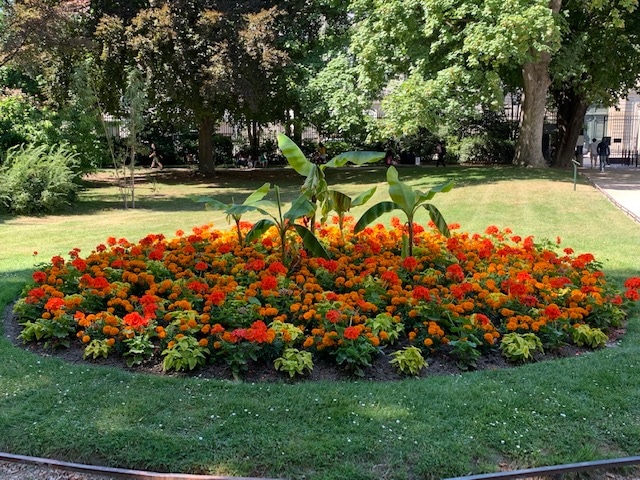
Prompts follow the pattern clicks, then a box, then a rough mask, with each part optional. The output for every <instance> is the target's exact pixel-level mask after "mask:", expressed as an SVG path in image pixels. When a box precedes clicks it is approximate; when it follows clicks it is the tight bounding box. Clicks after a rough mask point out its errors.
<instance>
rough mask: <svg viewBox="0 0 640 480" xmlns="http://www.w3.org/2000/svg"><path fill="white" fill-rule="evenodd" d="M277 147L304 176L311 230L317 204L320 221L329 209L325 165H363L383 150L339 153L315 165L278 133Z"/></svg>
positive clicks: (288, 139)
mask: <svg viewBox="0 0 640 480" xmlns="http://www.w3.org/2000/svg"><path fill="white" fill-rule="evenodd" d="M278 147H279V148H280V151H281V152H282V154H283V155H284V156H285V158H286V159H287V162H289V165H291V167H292V168H293V169H294V170H295V171H296V172H298V173H299V174H300V175H302V176H303V177H305V181H304V184H303V185H302V193H303V194H304V195H305V196H306V197H307V198H308V199H309V201H310V202H311V203H312V204H313V205H314V207H315V208H314V210H313V212H312V215H311V224H310V227H311V231H312V232H313V231H314V229H315V216H316V211H317V207H318V205H319V206H320V207H321V211H322V222H325V221H326V219H327V215H328V213H329V211H330V210H331V205H330V194H329V186H328V185H327V180H326V177H325V175H324V170H325V169H326V168H327V167H343V166H344V165H346V164H347V163H353V164H354V165H364V164H366V163H372V162H377V161H379V160H382V159H383V158H384V152H371V151H353V152H344V153H341V154H340V155H338V156H336V157H333V158H332V159H331V160H329V161H328V162H327V163H325V164H323V165H316V164H315V163H313V162H311V161H310V160H309V159H307V157H305V155H304V153H302V150H300V148H299V147H298V145H296V143H295V142H294V141H293V140H291V139H290V138H289V137H287V136H286V135H284V134H279V135H278Z"/></svg>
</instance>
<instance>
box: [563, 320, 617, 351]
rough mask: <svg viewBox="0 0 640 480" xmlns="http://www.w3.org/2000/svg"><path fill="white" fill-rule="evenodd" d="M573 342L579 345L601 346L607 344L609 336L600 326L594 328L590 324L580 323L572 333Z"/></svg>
mask: <svg viewBox="0 0 640 480" xmlns="http://www.w3.org/2000/svg"><path fill="white" fill-rule="evenodd" d="M571 338H572V339H573V343H575V344H576V345H578V346H579V347H583V346H587V347H589V348H601V347H604V346H605V345H606V344H607V340H609V337H608V336H607V335H606V334H605V333H604V332H603V331H602V330H600V329H599V328H592V327H590V326H589V325H586V324H585V325H580V326H579V327H578V328H576V329H574V331H573V334H572V335H571Z"/></svg>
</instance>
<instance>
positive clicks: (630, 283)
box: [624, 277, 640, 288]
mask: <svg viewBox="0 0 640 480" xmlns="http://www.w3.org/2000/svg"><path fill="white" fill-rule="evenodd" d="M624 288H640V277H631V278H627V279H626V280H625V282H624Z"/></svg>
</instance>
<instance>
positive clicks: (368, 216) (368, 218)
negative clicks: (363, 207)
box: [353, 202, 400, 233]
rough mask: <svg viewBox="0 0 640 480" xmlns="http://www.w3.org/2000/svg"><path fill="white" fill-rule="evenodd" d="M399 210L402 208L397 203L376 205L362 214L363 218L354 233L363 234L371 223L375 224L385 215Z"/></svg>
mask: <svg viewBox="0 0 640 480" xmlns="http://www.w3.org/2000/svg"><path fill="white" fill-rule="evenodd" d="M397 208H400V205H398V204H397V203H395V202H380V203H376V204H375V205H374V206H372V207H371V208H370V209H369V210H367V211H366V212H364V213H363V214H362V216H361V217H360V219H359V220H358V222H357V223H356V226H355V227H353V232H354V233H359V232H361V231H362V230H364V229H365V228H366V226H367V225H369V224H370V223H371V222H373V221H374V220H376V219H377V218H379V217H381V216H382V215H384V214H385V213H388V212H391V211H393V210H395V209H397Z"/></svg>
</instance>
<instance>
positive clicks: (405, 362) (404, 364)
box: [389, 346, 429, 377]
mask: <svg viewBox="0 0 640 480" xmlns="http://www.w3.org/2000/svg"><path fill="white" fill-rule="evenodd" d="M391 355H392V356H393V359H392V360H391V361H390V362H389V363H391V365H393V366H394V367H395V368H396V369H397V370H398V371H399V372H400V373H403V374H405V375H411V376H414V377H415V376H417V375H418V374H419V373H420V370H422V369H423V368H425V367H428V366H429V365H428V364H427V361H426V360H425V359H424V357H423V356H422V352H421V351H420V349H419V348H418V347H413V346H411V347H405V348H403V349H402V350H397V351H395V352H393V353H392V354H391Z"/></svg>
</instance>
